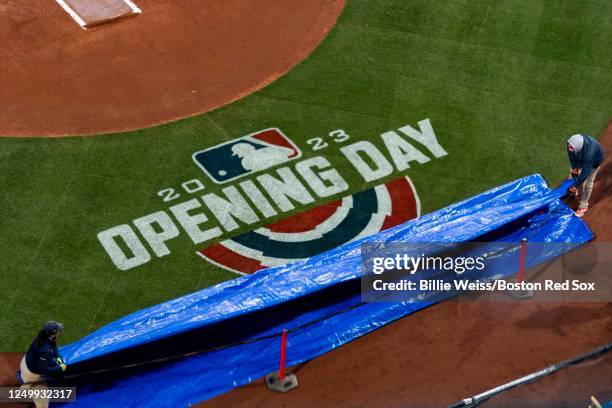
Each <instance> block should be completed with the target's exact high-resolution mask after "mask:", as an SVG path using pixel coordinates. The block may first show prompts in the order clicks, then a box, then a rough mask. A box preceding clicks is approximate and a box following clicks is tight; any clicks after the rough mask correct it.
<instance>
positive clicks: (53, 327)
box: [43, 320, 64, 335]
mask: <svg viewBox="0 0 612 408" xmlns="http://www.w3.org/2000/svg"><path fill="white" fill-rule="evenodd" d="M62 330H64V325H63V324H62V323H59V322H56V321H55V320H49V321H48V322H47V323H45V325H44V326H43V331H44V332H45V333H47V334H48V335H51V334H55V333H57V332H59V331H62Z"/></svg>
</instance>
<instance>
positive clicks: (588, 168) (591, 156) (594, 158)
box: [567, 134, 604, 217]
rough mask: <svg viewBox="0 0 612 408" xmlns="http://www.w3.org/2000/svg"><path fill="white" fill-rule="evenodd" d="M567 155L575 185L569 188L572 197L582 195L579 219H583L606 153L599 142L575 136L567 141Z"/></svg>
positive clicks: (578, 212)
mask: <svg viewBox="0 0 612 408" xmlns="http://www.w3.org/2000/svg"><path fill="white" fill-rule="evenodd" d="M567 155H568V157H569V161H570V165H571V170H570V175H571V177H572V178H573V179H574V183H573V184H572V185H571V187H570V188H569V193H570V194H571V195H578V193H580V204H579V205H578V210H576V216H577V217H583V216H584V214H585V213H586V212H587V210H588V208H589V198H590V197H591V193H592V192H593V182H594V181H595V176H596V175H597V172H598V171H599V166H601V163H603V161H604V152H603V149H602V148H601V145H600V144H599V142H598V141H597V140H595V139H593V138H592V137H590V136H587V135H580V134H578V135H573V136H572V137H570V138H569V139H568V140H567Z"/></svg>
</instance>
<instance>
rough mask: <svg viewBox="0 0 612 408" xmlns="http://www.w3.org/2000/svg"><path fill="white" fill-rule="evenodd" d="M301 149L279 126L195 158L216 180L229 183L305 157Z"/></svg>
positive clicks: (233, 141)
mask: <svg viewBox="0 0 612 408" xmlns="http://www.w3.org/2000/svg"><path fill="white" fill-rule="evenodd" d="M301 155H302V152H301V151H300V149H299V148H298V147H297V146H296V145H295V144H294V143H293V142H292V141H291V140H290V139H289V138H288V137H287V136H285V135H284V134H283V132H282V131H281V130H280V129H278V128H271V129H265V130H261V131H259V132H256V133H251V134H250V135H246V136H243V137H241V138H239V139H234V140H232V141H229V142H226V143H222V144H219V145H217V146H213V147H210V148H208V149H205V150H200V151H199V152H195V153H194V154H193V156H192V157H193V161H194V162H195V163H196V164H197V165H198V166H199V167H200V168H201V169H202V170H203V171H204V173H206V175H208V177H210V178H211V180H212V181H214V182H215V183H227V182H229V181H233V180H236V179H238V178H240V177H243V176H246V175H248V174H251V173H255V172H259V171H262V170H266V169H269V168H271V167H274V166H277V165H279V164H283V163H287V162H289V161H291V160H295V159H298V158H299V157H301Z"/></svg>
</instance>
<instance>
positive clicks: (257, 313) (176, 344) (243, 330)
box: [61, 175, 593, 407]
mask: <svg viewBox="0 0 612 408" xmlns="http://www.w3.org/2000/svg"><path fill="white" fill-rule="evenodd" d="M566 188H567V186H566V185H563V186H561V187H560V188H559V189H557V190H553V191H551V190H549V189H548V188H547V186H546V183H545V181H544V180H543V179H542V177H541V176H539V175H532V176H528V177H525V178H522V179H519V180H517V181H514V182H511V183H508V184H506V185H503V186H500V187H497V188H494V189H492V190H490V191H487V192H485V193H482V194H480V195H478V196H475V197H472V198H470V199H467V200H464V201H462V202H460V203H457V204H454V205H451V206H449V207H446V208H444V209H442V210H439V211H436V212H433V213H430V214H428V215H425V216H423V217H421V218H419V219H417V220H413V221H410V222H408V223H405V224H402V225H399V226H396V227H394V228H392V229H389V230H386V231H383V232H381V233H379V234H376V235H374V236H371V237H366V238H364V239H361V240H358V241H354V242H351V243H348V244H345V245H343V246H341V247H338V248H337V249H334V250H332V251H328V252H325V253H322V254H320V255H317V256H315V257H312V258H309V259H306V260H303V261H300V262H296V263H293V264H290V265H286V266H283V267H276V268H271V269H266V270H262V271H260V272H258V273H256V274H254V275H250V276H244V277H240V278H237V279H234V280H232V281H228V282H224V283H222V284H219V285H216V286H213V287H210V288H207V289H204V290H202V291H199V292H196V293H193V294H190V295H187V296H183V297H181V298H178V299H175V300H172V301H168V302H165V303H162V304H160V305H156V306H153V307H150V308H148V309H144V310H141V311H138V312H136V313H133V314H131V315H129V316H126V317H124V318H122V319H120V320H117V321H116V322H113V323H111V324H109V325H107V326H104V327H103V328H101V329H99V330H98V331H96V332H94V333H92V334H90V335H88V336H86V337H84V338H83V339H81V340H80V341H77V342H75V343H73V344H70V345H68V346H65V347H63V348H62V349H61V353H62V354H63V356H64V358H65V359H66V361H67V362H68V364H69V365H72V366H73V367H79V365H82V366H83V365H84V366H87V364H88V362H89V363H90V364H91V363H92V362H94V363H97V362H102V361H110V360H113V359H114V360H113V363H114V364H120V363H122V362H125V361H126V360H130V358H133V356H138V359H139V360H141V361H142V360H144V359H147V358H148V359H155V358H158V357H159V355H160V353H162V354H163V353H164V351H166V354H171V353H170V352H168V348H170V349H171V350H170V351H172V350H176V351H193V350H194V348H193V345H189V347H187V346H185V344H186V343H189V342H191V343H194V339H195V340H196V342H199V343H200V344H199V345H200V346H202V347H200V350H201V349H207V346H210V347H209V350H210V351H208V352H204V353H198V354H195V355H192V356H189V357H184V358H182V359H178V360H171V361H166V362H163V363H160V364H155V365H151V366H137V368H134V369H130V370H123V371H117V372H111V373H105V374H104V375H103V376H102V377H100V376H96V377H92V378H91V379H90V382H87V381H82V380H81V382H80V383H79V391H78V399H77V402H75V403H72V404H71V405H70V406H71V407H75V406H76V407H80V406H83V407H85V406H87V407H97V406H99V407H104V406H142V407H161V406H174V407H178V406H187V405H189V404H191V403H195V402H198V401H202V400H205V399H208V398H211V397H213V396H215V395H218V394H220V393H222V392H225V391H227V390H229V389H231V388H233V387H236V386H239V385H242V384H246V383H248V382H250V381H252V380H253V379H256V378H259V377H261V376H263V375H265V374H266V373H268V372H271V371H273V370H274V369H275V368H276V365H277V360H278V345H279V338H278V334H279V333H280V330H281V329H282V328H287V329H289V330H292V331H291V334H290V336H289V344H288V350H287V351H288V364H289V365H293V364H299V363H301V362H303V361H306V360H309V359H311V358H314V357H316V356H318V355H321V354H323V353H326V352H328V351H330V350H332V349H334V348H336V347H339V346H340V345H342V344H345V343H346V342H349V341H351V340H353V339H355V338H357V337H359V336H362V335H364V334H366V333H368V332H371V331H372V330H375V329H376V328H378V327H381V326H383V325H385V324H387V323H389V322H392V321H394V320H396V319H399V318H401V317H403V316H406V315H408V314H410V313H412V312H414V311H416V310H419V309H422V308H424V307H427V306H429V305H431V304H432V303H433V302H436V301H440V300H442V299H443V298H436V299H410V300H407V301H403V302H394V303H385V302H382V303H378V302H377V303H362V302H361V294H360V286H359V278H360V277H361V261H362V259H361V249H362V245H364V244H368V243H374V242H376V243H379V242H383V243H397V242H407V243H409V242H416V243H418V242H449V243H454V242H467V241H474V240H477V239H478V238H483V237H487V239H491V240H494V241H499V242H520V240H521V239H522V238H524V237H529V239H530V241H535V242H565V243H571V245H567V246H559V247H557V248H558V249H556V250H555V251H548V252H542V253H539V254H537V255H536V256H531V257H530V258H528V265H527V266H533V265H535V264H538V263H541V262H544V261H546V260H548V259H550V258H551V257H554V256H557V255H560V254H561V253H562V252H565V251H567V250H569V249H571V248H572V247H573V246H577V245H580V244H582V243H584V242H586V241H589V240H591V239H592V238H593V235H592V233H591V232H590V230H589V229H588V227H587V226H586V224H584V222H582V221H581V220H580V219H578V218H576V217H574V216H573V213H572V212H571V210H570V209H569V208H567V207H566V206H565V205H564V204H563V203H562V202H561V201H560V197H561V196H562V195H563V194H564V193H565V191H566ZM501 265H503V263H501ZM506 265H508V266H507V267H506V268H503V267H501V268H500V269H496V271H495V277H499V276H508V275H510V274H512V273H515V272H516V268H514V267H510V266H509V265H510V263H509V262H506ZM513 265H514V264H513ZM492 276H493V275H491V276H489V278H491V277H492ZM455 294H456V293H451V292H449V293H448V294H446V295H445V296H446V297H451V296H453V295H455ZM194 333H196V334H194ZM212 337H214V339H211V341H209V342H207V339H209V338H212ZM183 343H185V344H183ZM230 343H231V344H233V345H232V346H228V344H230ZM156 345H157V346H158V347H156ZM224 345H225V346H224ZM147 353H149V354H150V355H148V354H147ZM129 362H130V363H133V361H129ZM100 364H101V363H100ZM87 367H88V369H91V367H92V366H91V365H90V366H87ZM94 367H95V365H94ZM84 378H85V379H87V377H84Z"/></svg>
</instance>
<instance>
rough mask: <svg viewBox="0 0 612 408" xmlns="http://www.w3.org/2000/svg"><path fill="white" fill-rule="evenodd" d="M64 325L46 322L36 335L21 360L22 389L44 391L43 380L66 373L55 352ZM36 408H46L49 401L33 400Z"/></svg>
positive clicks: (61, 361) (44, 384) (60, 359)
mask: <svg viewBox="0 0 612 408" xmlns="http://www.w3.org/2000/svg"><path fill="white" fill-rule="evenodd" d="M63 329H64V325H63V324H61V323H58V322H56V321H53V320H51V321H48V322H47V323H45V324H44V326H43V327H42V329H41V330H40V331H39V332H38V334H37V335H36V338H35V339H34V341H33V342H32V344H31V345H30V347H29V348H28V352H27V353H26V355H25V356H24V357H23V359H22V360H21V366H20V369H21V379H22V380H23V383H24V384H23V386H22V387H23V388H31V389H45V388H46V386H47V385H46V383H45V378H47V377H53V376H58V375H60V374H61V373H63V372H64V371H66V364H64V362H63V360H62V358H61V357H60V355H59V353H58V351H57V344H56V340H57V336H58V334H59V333H60V332H61V331H62V330H63ZM34 404H35V405H36V408H47V407H48V406H49V400H47V399H38V398H35V399H34Z"/></svg>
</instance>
